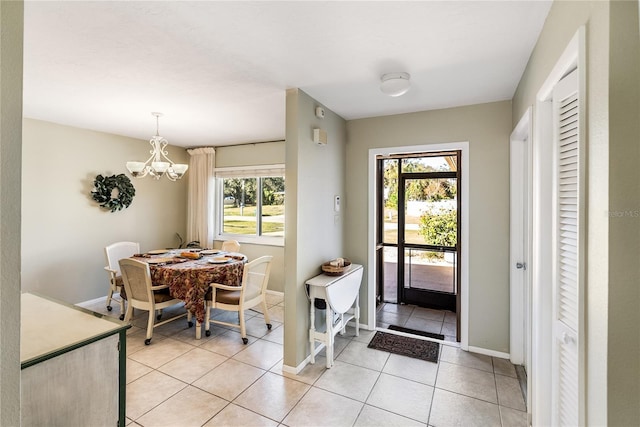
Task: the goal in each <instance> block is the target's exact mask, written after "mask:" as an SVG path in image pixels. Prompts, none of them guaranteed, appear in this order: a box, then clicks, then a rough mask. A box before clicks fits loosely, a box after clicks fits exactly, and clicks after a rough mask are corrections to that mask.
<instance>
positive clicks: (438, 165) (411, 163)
mask: <svg viewBox="0 0 640 427" xmlns="http://www.w3.org/2000/svg"><path fill="white" fill-rule="evenodd" d="M457 170H458V165H457V158H456V156H436V157H417V158H409V159H402V172H403V173H408V172H455V171H457Z"/></svg>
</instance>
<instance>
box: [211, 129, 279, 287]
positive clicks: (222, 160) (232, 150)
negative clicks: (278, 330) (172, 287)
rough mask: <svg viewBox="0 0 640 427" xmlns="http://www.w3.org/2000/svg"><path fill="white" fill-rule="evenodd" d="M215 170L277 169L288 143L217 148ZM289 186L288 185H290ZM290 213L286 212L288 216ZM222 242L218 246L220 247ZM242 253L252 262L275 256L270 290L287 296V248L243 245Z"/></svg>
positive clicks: (276, 142)
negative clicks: (274, 167)
mask: <svg viewBox="0 0 640 427" xmlns="http://www.w3.org/2000/svg"><path fill="white" fill-rule="evenodd" d="M215 149H216V167H217V168H228V167H240V166H259V165H276V164H284V163H285V142H284V141H273V142H262V143H256V144H245V145H229V146H224V147H216V148H215ZM287 184H288V182H287ZM288 214H289V212H286V215H288ZM221 244H222V242H219V241H218V242H216V247H219V246H220V245H221ZM241 251H242V253H244V254H245V255H247V257H249V259H250V260H252V259H256V258H258V257H261V256H263V255H272V256H273V261H272V263H271V275H270V277H269V285H268V288H269V290H271V291H275V292H284V281H285V278H284V247H283V246H271V245H254V244H249V243H242V249H241Z"/></svg>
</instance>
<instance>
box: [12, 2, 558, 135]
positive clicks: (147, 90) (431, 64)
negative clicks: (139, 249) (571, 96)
mask: <svg viewBox="0 0 640 427" xmlns="http://www.w3.org/2000/svg"><path fill="white" fill-rule="evenodd" d="M550 4H551V3H550V2H549V1H514V0H512V1H488V2H485V1H412V2H400V1H389V2H379V1H372V2H369V1H355V2H347V1H329V2H324V1H322V2H321V1H289V2H275V1H257V2H245V1H224V2H223V1H196V2H187V1H162V2H149V1H122V2H121V1H117V2H115V1H114V2H112V1H92V2H77V1H26V2H25V23H24V32H25V38H24V115H25V116H26V117H30V118H36V119H40V120H46V121H51V122H56V123H61V124H66V125H71V126H76V127H81V128H87V129H93V130H98V131H104V132H109V133H114V134H119V135H126V136H131V137H134V138H140V139H149V137H150V136H151V135H153V134H155V119H154V118H153V117H152V116H151V114H150V113H151V112H152V111H159V112H163V113H164V117H163V118H161V119H160V134H161V135H162V136H164V137H166V138H167V139H168V140H169V142H170V143H171V144H173V145H178V146H184V147H194V146H207V145H211V146H215V145H230V144H237V143H245V142H257V141H271V140H282V139H284V127H285V90H286V89H289V88H296V87H297V88H300V89H302V90H303V91H305V92H306V93H308V94H309V95H310V96H311V97H313V98H315V99H316V100H317V101H319V102H320V103H322V104H324V106H326V107H327V108H329V109H331V110H332V111H334V112H335V113H337V114H339V115H340V116H342V117H343V118H345V119H357V118H363V117H373V116H382V115H389V114H398V113H407V112H413V111H423V110H431V109H436V108H443V107H452V106H459V105H469V104H476V103H483V102H491V101H498V100H505V99H511V98H512V96H513V94H514V91H515V88H516V85H517V83H518V81H519V80H520V77H521V75H522V72H523V70H524V68H525V65H526V63H527V60H528V58H529V55H530V54H531V50H532V48H533V46H534V45H535V42H536V40H537V38H538V35H539V33H540V30H541V28H542V25H543V23H544V20H545V18H546V16H547V13H548V11H549V7H550ZM396 71H405V72H408V73H410V74H411V83H412V87H411V90H410V91H409V92H408V93H407V94H406V95H403V96H401V97H398V98H392V97H387V96H385V95H383V94H382V93H381V92H380V89H379V83H380V76H381V75H382V74H383V73H387V72H396Z"/></svg>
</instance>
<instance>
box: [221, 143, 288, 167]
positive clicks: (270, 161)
mask: <svg viewBox="0 0 640 427" xmlns="http://www.w3.org/2000/svg"><path fill="white" fill-rule="evenodd" d="M215 149H216V167H217V168H228V167H238V166H260V165H279V164H284V162H285V142H284V141H273V142H260V143H255V144H242V145H228V146H224V147H215Z"/></svg>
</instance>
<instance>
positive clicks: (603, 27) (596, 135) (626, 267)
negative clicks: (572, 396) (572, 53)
mask: <svg viewBox="0 0 640 427" xmlns="http://www.w3.org/2000/svg"><path fill="white" fill-rule="evenodd" d="M582 25H584V26H585V29H586V52H585V53H586V60H587V62H586V79H587V83H586V94H584V95H585V96H584V97H583V99H586V101H587V106H586V110H587V124H586V128H587V134H586V144H587V145H586V146H587V162H588V166H587V181H588V189H587V192H588V194H587V218H588V220H587V221H588V223H587V285H586V295H585V305H586V307H585V308H586V319H585V322H586V323H585V324H586V356H585V361H586V369H587V376H586V379H585V384H586V409H587V414H586V415H587V423H588V424H589V425H607V424H609V425H637V424H638V423H639V422H640V412H639V411H640V400H639V399H640V398H639V396H640V358H639V357H638V354H639V353H640V352H639V350H640V334H638V332H637V331H638V329H637V326H638V324H640V317H639V313H640V311H639V310H638V307H639V306H640V297H639V293H638V286H637V284H638V283H639V282H640V270H639V269H640V267H639V264H638V262H637V254H638V253H639V252H640V250H639V244H640V236H639V230H640V227H639V226H638V222H639V219H638V217H637V216H633V215H635V214H634V213H637V212H640V207H639V203H640V194H639V189H638V185H639V184H638V183H639V182H640V179H639V175H638V168H637V163H638V160H640V159H639V158H638V157H639V156H638V140H639V137H640V135H639V130H638V116H639V114H638V113H639V112H638V108H639V106H638V96H639V93H638V90H639V89H638V85H639V82H638V76H639V75H640V73H639V70H638V68H639V65H638V44H639V43H640V38H639V35H638V2H635V1H614V2H608V1H580V2H576V1H573V2H565V1H556V2H554V4H553V6H552V8H551V10H550V13H549V16H548V17H547V20H546V23H545V25H544V28H543V31H542V33H541V35H540V37H539V40H538V42H537V44H536V47H535V49H534V51H533V53H532V55H531V58H530V60H529V64H528V65H527V68H526V70H525V72H524V74H523V76H522V79H521V81H520V84H519V86H518V88H517V90H516V93H515V96H514V99H513V124H514V125H515V123H516V122H517V120H519V118H520V117H521V116H522V114H523V113H524V111H525V110H526V108H528V107H529V106H533V105H535V101H536V99H535V96H536V93H537V91H538V89H539V88H540V86H541V85H542V84H543V82H544V80H545V79H546V77H547V76H548V75H549V73H550V71H551V69H552V67H553V66H554V64H555V63H556V62H557V61H558V59H559V57H560V55H561V53H562V51H563V50H564V48H565V47H566V45H567V44H568V42H569V40H570V39H571V38H572V37H573V35H574V34H575V33H576V31H577V30H578V28H579V27H580V26H582ZM535 117H536V112H535V110H534V120H535ZM625 212H630V213H631V216H625V215H626V214H625ZM618 213H622V215H623V216H621V217H617V216H616V215H617V214H618ZM634 260H635V261H634ZM538 404H540V405H545V406H549V405H551V404H552V402H551V401H550V398H549V400H547V401H545V402H538ZM539 422H544V420H542V421H540V420H539Z"/></svg>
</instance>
